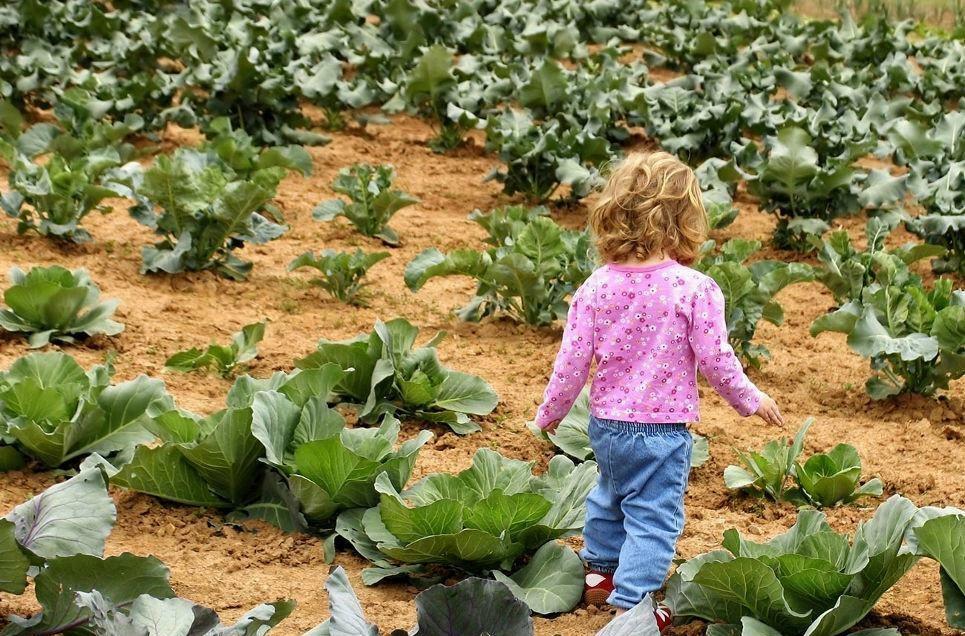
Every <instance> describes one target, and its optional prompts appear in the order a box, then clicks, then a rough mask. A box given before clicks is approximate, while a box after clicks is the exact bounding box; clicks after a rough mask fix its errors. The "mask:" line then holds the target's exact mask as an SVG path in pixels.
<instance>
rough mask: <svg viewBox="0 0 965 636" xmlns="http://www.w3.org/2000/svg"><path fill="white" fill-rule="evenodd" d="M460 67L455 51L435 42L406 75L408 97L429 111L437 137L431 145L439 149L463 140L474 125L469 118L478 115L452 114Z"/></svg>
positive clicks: (475, 88)
mask: <svg viewBox="0 0 965 636" xmlns="http://www.w3.org/2000/svg"><path fill="white" fill-rule="evenodd" d="M457 70H459V66H458V65H457V63H456V61H455V59H454V57H453V55H452V53H450V52H449V51H447V50H446V48H445V47H444V46H442V45H440V44H435V45H433V46H431V47H429V48H428V49H426V50H425V52H424V53H423V54H422V57H420V58H419V61H418V62H416V65H415V67H414V68H413V69H412V70H411V71H410V72H409V73H408V74H407V75H406V82H405V86H404V88H403V95H404V99H405V101H406V103H408V104H410V105H411V106H412V107H413V108H414V110H415V111H416V112H419V113H422V114H424V115H426V116H427V117H428V118H429V119H430V121H431V122H432V123H433V124H434V126H435V137H434V138H433V139H432V140H430V141H429V147H430V148H432V149H433V150H435V151H436V152H445V151H446V150H450V149H452V148H455V147H456V146H458V145H459V144H461V143H462V139H463V136H464V135H465V134H466V131H467V130H468V129H469V128H471V124H470V123H469V122H470V121H472V122H473V124H474V123H475V118H472V119H467V118H463V117H455V118H452V117H450V116H449V108H448V106H449V104H450V103H451V102H452V101H454V100H457V99H458V91H459V84H460V77H459V76H457V74H456V72H457ZM468 70H470V69H465V71H463V72H460V73H459V75H460V76H463V77H464V76H466V75H468V73H467V72H466V71H468ZM467 83H469V84H472V83H471V82H467ZM471 90H473V91H475V92H476V93H477V94H478V95H479V97H481V96H482V91H481V90H479V87H478V86H475V85H474V86H473V87H472V89H471ZM468 105H469V104H464V106H468ZM388 106H389V105H388V104H387V107H388ZM390 110H391V109H390Z"/></svg>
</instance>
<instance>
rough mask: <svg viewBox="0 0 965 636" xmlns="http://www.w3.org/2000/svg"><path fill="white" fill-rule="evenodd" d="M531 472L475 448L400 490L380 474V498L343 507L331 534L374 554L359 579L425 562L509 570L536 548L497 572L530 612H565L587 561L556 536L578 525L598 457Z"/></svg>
mask: <svg viewBox="0 0 965 636" xmlns="http://www.w3.org/2000/svg"><path fill="white" fill-rule="evenodd" d="M531 471H532V463H531V462H522V461H518V460H513V459H508V458H506V457H503V456H501V455H499V454H498V453H496V452H495V451H492V450H489V449H480V450H478V451H477V452H476V455H475V456H474V457H473V462H472V466H471V467H470V468H468V469H466V470H464V471H462V472H461V473H458V474H455V475H453V474H450V473H435V474H432V475H429V476H428V477H426V478H424V479H422V480H421V481H419V482H417V483H416V484H414V485H413V486H411V487H410V488H408V489H406V490H404V491H402V492H401V493H400V492H399V491H398V490H397V489H396V488H395V486H394V485H393V484H392V483H391V481H390V479H389V477H388V475H386V474H382V475H380V476H379V477H378V478H377V479H376V482H375V488H376V490H377V491H378V492H379V493H380V499H379V504H378V505H377V506H375V507H373V508H369V509H368V510H366V511H364V512H361V511H348V512H345V513H342V514H341V515H340V516H339V519H338V522H337V523H336V526H335V527H336V532H338V533H339V535H341V536H342V537H343V538H345V539H346V540H348V541H349V542H350V543H352V545H353V546H354V547H355V548H356V550H357V551H358V552H359V553H360V554H362V555H363V556H365V557H366V558H369V560H371V561H373V563H374V565H375V566H376V567H375V568H374V571H373V572H369V574H368V576H367V577H366V578H365V580H367V582H369V583H372V582H375V581H377V580H379V579H380V578H382V577H384V576H391V575H395V574H402V573H405V574H413V573H417V572H419V571H421V568H419V567H411V566H422V565H426V564H441V565H447V566H451V567H456V568H460V569H464V570H468V571H471V572H482V571H489V570H505V571H508V570H511V569H512V567H513V565H514V564H515V563H516V561H517V560H518V559H519V558H520V557H522V556H523V555H525V554H531V553H534V552H535V553H536V554H535V555H534V556H533V560H532V561H531V562H530V563H529V564H528V565H527V566H526V567H524V568H523V569H521V570H519V571H518V572H516V573H515V574H513V575H512V576H506V575H504V574H502V573H501V572H494V575H495V576H496V577H497V579H498V580H500V581H503V582H505V583H507V585H509V586H510V588H511V589H513V591H514V592H515V593H516V595H517V596H518V597H520V598H522V599H523V600H524V601H526V602H527V604H528V605H529V606H530V608H531V609H533V610H534V611H536V612H540V613H551V612H560V611H567V610H569V609H571V608H572V607H573V606H574V605H576V603H577V602H578V601H579V599H580V595H581V593H582V578H583V567H582V564H581V563H580V560H579V558H578V557H576V555H575V553H573V552H572V550H570V549H569V548H566V547H564V546H561V545H559V544H557V543H555V541H554V540H555V539H558V538H560V537H564V536H568V535H571V534H575V533H577V532H579V531H580V529H581V528H582V527H583V518H584V515H585V512H586V510H585V508H586V496H587V494H588V493H589V491H590V489H591V488H592V487H593V484H594V483H595V481H596V472H597V471H596V463H595V462H590V461H588V462H584V463H582V464H578V465H574V464H573V462H572V461H571V460H569V459H567V458H566V457H563V456H561V455H560V456H557V457H554V458H553V459H552V460H551V461H550V465H549V468H548V470H547V472H546V474H545V475H543V476H542V477H535V476H533V474H532V472H531ZM394 563H402V564H409V566H410V567H404V566H403V567H402V568H399V567H396V566H393V564H394ZM527 568H528V569H527ZM545 587H550V588H555V592H556V594H557V597H556V598H555V599H547V598H546V596H545V595H543V594H541V593H540V592H539V590H540V589H544V588H545Z"/></svg>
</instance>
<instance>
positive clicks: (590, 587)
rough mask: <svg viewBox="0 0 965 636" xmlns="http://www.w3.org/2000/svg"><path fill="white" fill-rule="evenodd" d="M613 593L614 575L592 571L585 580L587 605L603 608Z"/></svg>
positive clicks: (584, 595)
mask: <svg viewBox="0 0 965 636" xmlns="http://www.w3.org/2000/svg"><path fill="white" fill-rule="evenodd" d="M611 592H613V573H612V572H608V573H604V572H597V571H595V570H590V571H589V572H587V573H586V578H584V579H583V600H584V601H586V604H587V605H596V606H597V607H601V606H603V605H606V600H607V599H608V598H610V593H611Z"/></svg>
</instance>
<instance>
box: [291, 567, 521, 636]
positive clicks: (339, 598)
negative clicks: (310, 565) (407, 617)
mask: <svg viewBox="0 0 965 636" xmlns="http://www.w3.org/2000/svg"><path fill="white" fill-rule="evenodd" d="M325 589H326V590H327V591H328V608H329V612H330V613H331V615H332V617H331V618H330V619H328V620H326V621H325V622H324V623H322V624H321V625H319V626H318V627H317V628H315V630H313V631H311V632H310V633H309V634H307V635H306V636H332V634H335V633H338V632H337V631H333V630H339V629H344V627H343V626H349V625H351V626H352V627H353V629H356V630H357V633H358V634H365V635H366V636H378V635H379V629H378V627H377V626H376V625H375V624H373V623H370V622H369V621H368V620H367V619H366V618H365V614H364V613H363V612H362V605H361V604H360V603H359V599H358V597H357V596H356V595H355V590H353V589H352V584H351V583H350V582H349V580H348V576H346V574H345V570H344V569H342V567H341V566H338V567H336V568H335V569H334V570H332V573H331V574H329V575H328V579H326V581H325ZM415 606H416V627H415V628H414V629H413V630H412V633H419V634H423V635H424V636H465V635H467V634H513V635H514V636H527V635H530V636H531V635H532V634H533V633H534V632H533V619H532V618H530V613H529V608H527V607H526V605H525V604H524V603H522V602H521V601H519V600H518V599H516V598H514V597H513V594H512V592H511V591H510V590H509V589H508V588H507V587H506V586H505V585H504V584H502V583H499V582H498V581H487V580H485V579H479V578H475V577H470V578H468V579H464V580H462V581H460V582H458V583H456V584H455V585H452V586H449V587H447V586H444V585H434V586H432V587H430V588H429V589H427V590H425V591H422V592H420V593H419V594H417V595H416V597H415ZM396 632H402V630H396V631H393V632H392V634H396ZM406 633H408V632H406Z"/></svg>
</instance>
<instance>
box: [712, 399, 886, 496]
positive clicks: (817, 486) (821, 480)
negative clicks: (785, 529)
mask: <svg viewBox="0 0 965 636" xmlns="http://www.w3.org/2000/svg"><path fill="white" fill-rule="evenodd" d="M813 423H814V420H813V418H808V419H807V420H805V422H804V424H803V425H802V426H801V428H800V430H799V431H798V432H797V434H796V435H795V436H794V441H793V442H790V441H789V440H788V439H787V438H784V437H782V438H780V439H778V440H772V441H770V442H768V443H767V444H765V445H764V448H762V449H761V451H760V452H753V451H752V452H741V451H738V452H737V456H738V458H739V459H740V462H741V464H743V466H734V465H731V466H728V467H727V468H725V469H724V483H725V484H727V487H728V488H731V489H733V490H742V491H745V492H753V493H757V494H760V495H763V496H768V497H770V498H772V499H774V500H775V501H792V502H794V503H798V504H811V505H814V506H818V507H820V506H834V505H836V504H838V503H851V502H853V501H855V500H856V499H858V498H859V497H867V496H874V497H877V496H879V495H881V493H882V483H881V480H880V479H877V478H875V479H871V480H869V481H868V482H867V483H865V484H863V485H862V484H860V483H859V482H860V479H861V458H860V457H859V456H858V451H857V450H856V449H855V448H854V446H851V445H850V444H838V445H837V446H835V447H834V448H832V449H831V450H830V451H828V452H827V453H815V454H814V455H812V456H811V457H809V458H808V460H807V461H806V462H804V463H803V464H802V463H800V462H799V461H798V458H799V457H800V455H801V451H802V450H803V448H804V436H805V435H806V434H807V432H808V429H809V428H811V425H812V424H813ZM792 483H796V484H797V486H796V487H795V486H792V485H791V484H792Z"/></svg>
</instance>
